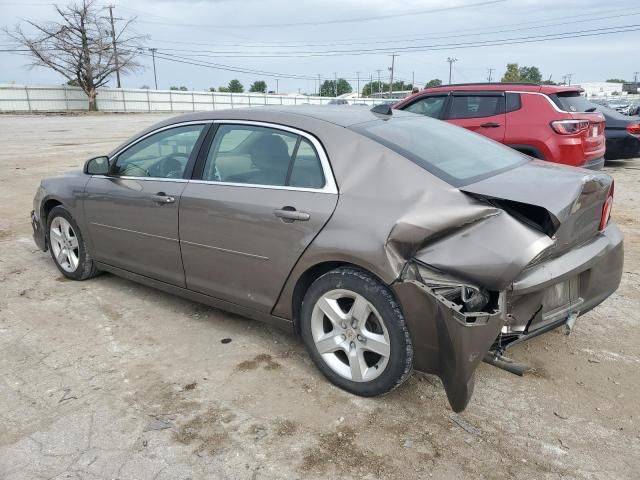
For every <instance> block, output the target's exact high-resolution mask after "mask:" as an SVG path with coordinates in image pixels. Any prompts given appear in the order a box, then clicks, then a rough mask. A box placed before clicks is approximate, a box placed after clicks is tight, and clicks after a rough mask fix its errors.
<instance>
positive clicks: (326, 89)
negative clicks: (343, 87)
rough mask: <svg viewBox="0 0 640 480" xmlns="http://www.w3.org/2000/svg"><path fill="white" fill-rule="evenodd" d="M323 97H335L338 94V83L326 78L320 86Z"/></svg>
mask: <svg viewBox="0 0 640 480" xmlns="http://www.w3.org/2000/svg"><path fill="white" fill-rule="evenodd" d="M320 96H321V97H335V96H336V84H335V82H334V81H333V80H325V81H324V82H322V85H321V86H320Z"/></svg>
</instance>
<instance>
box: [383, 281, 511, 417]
mask: <svg viewBox="0 0 640 480" xmlns="http://www.w3.org/2000/svg"><path fill="white" fill-rule="evenodd" d="M393 288H394V291H395V294H396V295H397V297H398V299H399V300H400V303H401V304H402V310H403V313H404V316H405V320H406V321H407V324H408V327H409V331H410V332H411V338H412V341H413V349H414V368H415V369H416V370H418V371H421V372H425V373H431V374H434V375H437V376H438V377H440V379H441V380H442V383H443V384H444V388H445V391H446V393H447V398H448V399H449V404H450V405H451V408H452V409H453V410H454V411H456V412H460V411H462V410H464V409H465V408H466V406H467V404H468V403H469V400H470V399H471V395H472V394H473V386H474V372H475V370H476V367H477V366H478V364H479V363H480V362H481V361H482V359H483V358H484V356H485V354H486V353H487V351H488V350H489V348H490V347H491V345H492V344H493V343H494V341H495V339H496V337H497V336H498V334H499V333H500V330H501V328H502V326H503V325H504V324H505V321H506V315H505V295H504V293H501V294H500V296H499V298H498V305H497V307H498V308H497V309H494V311H493V312H491V313H484V312H480V313H463V312H460V311H459V310H458V309H457V308H456V304H454V303H453V302H450V301H448V300H447V299H445V298H444V297H442V296H441V295H437V294H435V293H434V292H433V290H431V289H430V288H428V287H427V286H425V285H423V284H421V283H420V282H418V281H415V280H406V281H402V282H400V283H396V284H395V285H394V286H393Z"/></svg>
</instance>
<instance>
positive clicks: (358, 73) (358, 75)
mask: <svg viewBox="0 0 640 480" xmlns="http://www.w3.org/2000/svg"><path fill="white" fill-rule="evenodd" d="M356 77H357V79H358V90H357V94H358V95H357V97H359V96H360V72H356Z"/></svg>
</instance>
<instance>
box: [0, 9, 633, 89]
mask: <svg viewBox="0 0 640 480" xmlns="http://www.w3.org/2000/svg"><path fill="white" fill-rule="evenodd" d="M59 3H61V4H64V3H65V2H64V1H61V2H59ZM100 4H104V5H106V4H107V2H106V0H105V1H100ZM114 4H115V9H114V15H116V16H117V17H124V18H130V17H133V16H137V17H138V18H137V22H136V27H135V28H136V30H137V32H139V33H142V34H146V35H149V37H150V39H149V41H148V42H147V47H155V48H157V49H158V52H159V53H161V52H163V51H164V52H165V54H170V55H175V56H179V57H181V58H182V59H183V60H185V61H189V62H208V63H217V64H223V65H226V66H229V67H232V68H235V67H239V68H242V69H254V70H261V71H265V72H270V73H274V74H278V75H280V76H279V91H280V92H295V91H297V90H298V89H300V90H301V91H302V92H313V91H315V89H316V81H315V79H316V78H317V76H318V74H320V75H321V77H322V78H323V79H327V78H333V76H334V72H335V73H337V75H338V77H345V78H348V79H349V80H350V83H351V84H352V85H353V87H354V90H355V88H356V83H357V82H356V80H355V79H356V75H357V73H356V72H360V78H361V79H362V80H361V86H362V85H364V83H365V82H366V81H368V79H369V78H370V77H371V75H373V77H374V79H375V78H376V77H377V75H378V72H377V70H381V72H380V74H381V76H382V78H383V79H386V80H388V75H389V72H388V67H389V66H390V63H391V57H390V54H391V53H393V51H394V49H397V53H398V55H399V56H398V57H397V58H396V59H395V65H396V78H400V79H403V80H406V81H411V79H412V76H414V77H415V80H416V84H419V85H421V86H422V85H423V84H424V82H426V81H428V80H430V79H432V78H440V79H442V80H443V81H445V82H446V81H447V80H448V75H449V73H448V68H449V64H448V63H447V62H446V59H447V57H455V58H457V59H458V61H457V62H455V63H454V66H453V82H477V81H486V80H487V75H488V69H489V68H494V69H495V71H494V73H493V78H494V79H499V78H500V77H501V76H502V74H503V73H504V70H505V66H506V64H507V63H509V62H517V63H519V64H520V65H521V66H522V65H535V66H538V67H539V68H540V70H541V71H542V74H543V76H544V77H545V78H549V77H550V76H551V77H552V79H553V80H555V81H560V80H562V76H563V75H565V74H568V73H571V74H573V75H572V83H580V82H588V81H604V80H606V79H607V78H612V77H615V78H625V79H633V72H634V71H637V70H640V54H639V53H638V52H639V50H638V46H639V45H640V2H638V0H609V1H607V2H603V1H602V0H561V1H559V0H423V1H418V0H405V1H403V2H398V1H390V0H339V1H338V0H302V1H301V0H298V1H287V0H209V1H204V0H202V1H198V0H182V1H181V0H154V1H150V0H127V1H126V2H125V1H121V2H118V1H115V2H114ZM107 12H108V11H107V10H105V14H106V13H107ZM604 17H607V18H604ZM21 19H30V20H53V19H55V12H54V10H53V7H52V6H51V4H50V3H46V2H45V1H44V0H24V1H23V2H18V1H5V0H0V26H5V25H6V26H9V27H11V26H13V25H15V24H16V23H18V22H20V20H21ZM611 27H617V28H621V27H625V28H626V29H636V31H628V32H625V33H616V34H611V35H600V36H583V37H578V38H565V39H560V40H553V41H545V42H541V43H519V44H511V45H493V46H485V47H481V48H469V46H465V47H464V48H453V46H452V45H451V44H460V43H464V44H467V45H469V44H471V45H477V43H478V42H487V41H491V40H504V39H521V40H519V41H523V40H522V39H523V38H524V37H539V36H541V35H549V34H560V33H567V32H581V33H573V35H588V34H592V33H599V32H605V31H607V30H602V29H608V28H611ZM595 29H601V30H598V31H597V32H594V31H593V30H595ZM585 31H590V32H585ZM7 43H8V41H7V39H6V37H4V36H0V45H3V46H5V48H6V45H7ZM443 44H446V45H444V46H443ZM407 47H410V48H415V49H416V50H426V51H409V50H406V49H407ZM416 47H419V48H416ZM1 48H2V47H0V49H1ZM429 48H430V50H428V49H429ZM434 48H437V49H436V50H434ZM170 49H171V50H170ZM354 49H360V50H371V49H378V50H383V51H378V52H367V53H368V54H365V53H364V52H362V53H359V54H356V55H347V54H345V53H343V52H340V53H339V54H337V55H334V54H333V53H332V54H331V56H328V55H327V53H329V52H336V51H344V50H354ZM282 54H289V55H297V56H295V57H282V56H281V55H282ZM194 55H201V56H194ZM310 55H311V56H310ZM172 58H176V57H172ZM141 61H142V63H144V64H145V66H146V67H147V68H146V69H144V70H143V71H141V72H139V73H136V74H133V75H129V76H126V77H124V78H123V82H122V83H123V86H125V87H132V88H138V87H140V86H142V85H149V86H152V87H153V82H154V81H153V70H152V68H151V58H149V57H142V58H141ZM26 63H27V59H26V58H24V57H21V56H18V55H15V54H9V53H2V52H0V83H8V82H15V83H19V84H60V83H63V81H64V80H63V78H62V77H61V76H60V75H58V74H56V73H55V72H52V71H48V70H46V69H44V68H35V69H27V68H25V65H26ZM156 65H157V73H158V87H159V88H168V87H169V86H170V85H185V86H186V87H188V88H189V89H196V90H199V89H206V88H208V87H211V86H213V87H216V88H217V87H219V86H220V85H226V84H228V82H229V80H231V79H232V78H238V79H240V81H241V82H242V83H243V84H244V85H245V88H248V86H249V84H250V83H251V82H252V81H254V80H258V79H263V80H265V81H266V82H267V84H268V86H269V89H270V90H275V85H276V78H275V77H273V76H267V75H264V74H247V73H234V72H230V71H224V70H219V69H214V68H209V67H202V66H194V65H187V64H183V63H182V64H181V63H175V62H170V61H168V60H163V59H158V60H157V63H156ZM286 76H299V77H302V78H286ZM307 77H311V78H307ZM352 79H353V80H352ZM114 81H115V79H114ZM418 82H420V83H418ZM112 84H113V82H112Z"/></svg>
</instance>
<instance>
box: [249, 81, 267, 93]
mask: <svg viewBox="0 0 640 480" xmlns="http://www.w3.org/2000/svg"><path fill="white" fill-rule="evenodd" d="M249 91H250V92H255V93H265V92H266V91H267V82H265V81H264V80H256V81H255V82H253V84H252V85H251V87H249Z"/></svg>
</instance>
